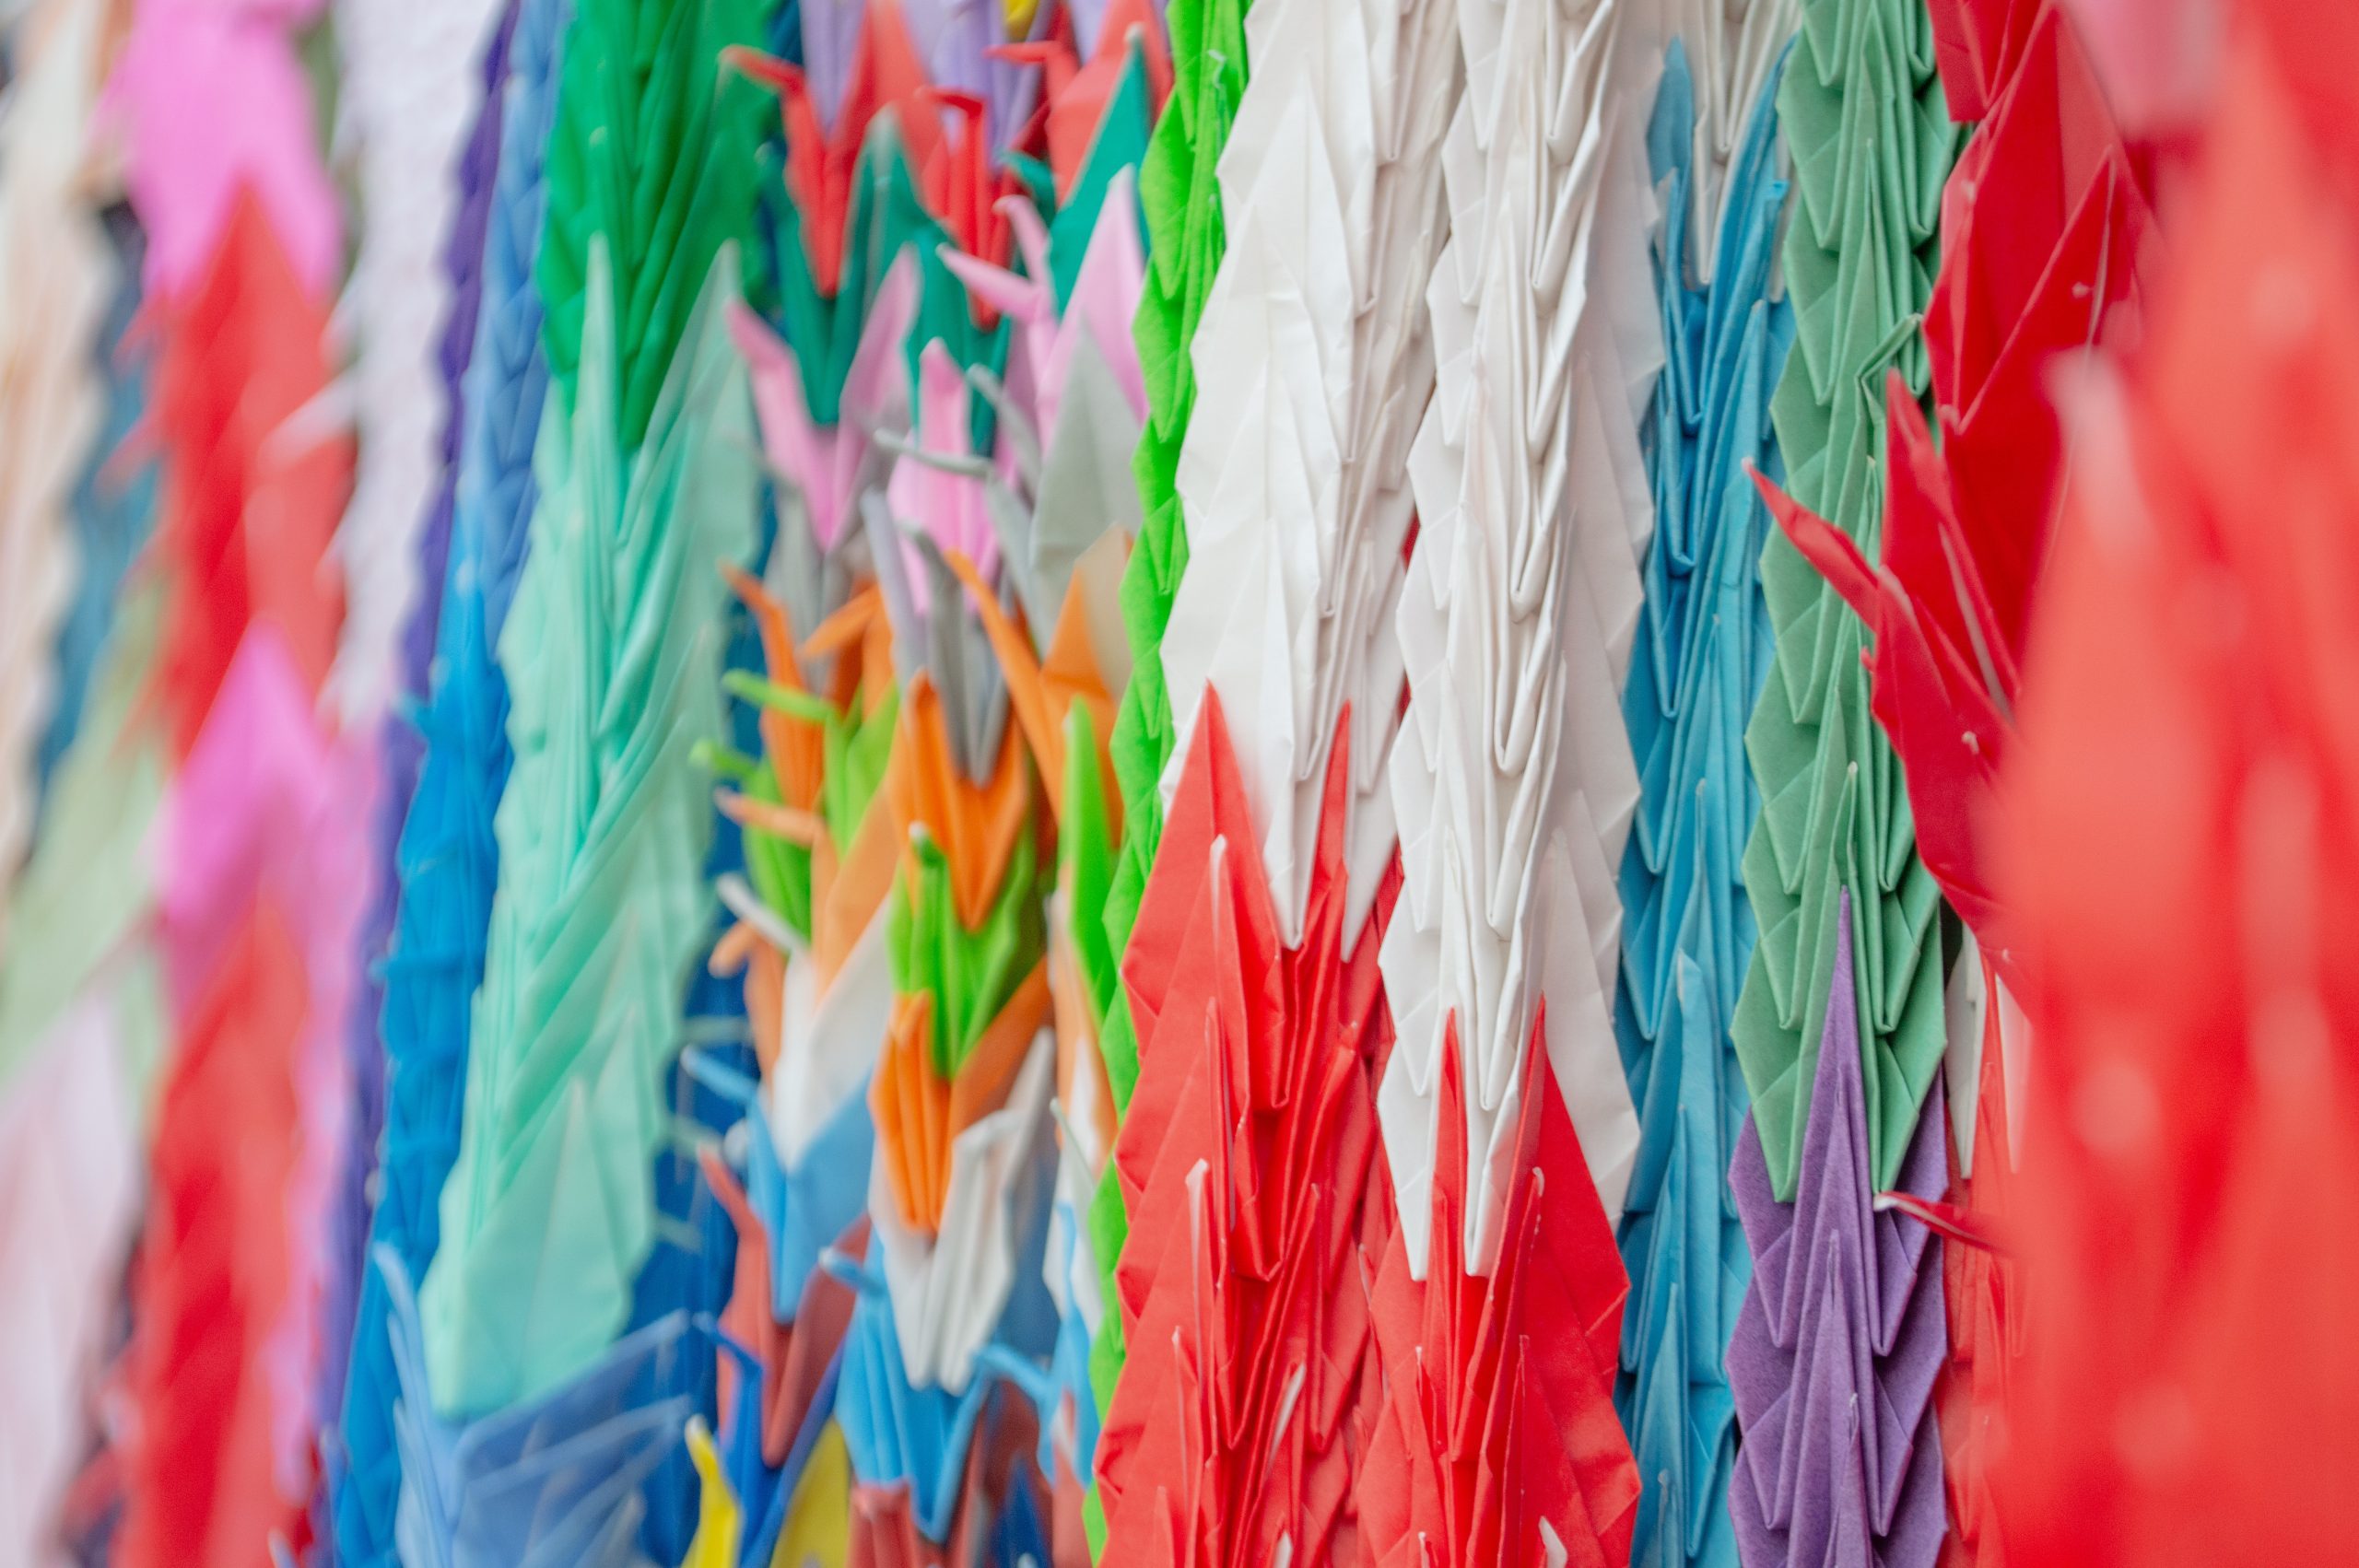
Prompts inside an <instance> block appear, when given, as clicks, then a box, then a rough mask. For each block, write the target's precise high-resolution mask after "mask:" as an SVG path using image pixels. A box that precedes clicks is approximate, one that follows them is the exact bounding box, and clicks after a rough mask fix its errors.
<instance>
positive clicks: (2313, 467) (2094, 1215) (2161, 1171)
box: [1975, 0, 2359, 1568]
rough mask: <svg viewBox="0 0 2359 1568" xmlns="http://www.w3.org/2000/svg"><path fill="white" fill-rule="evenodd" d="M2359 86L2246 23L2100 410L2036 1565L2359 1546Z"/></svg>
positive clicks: (2311, 37) (2089, 479)
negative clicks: (2099, 1416)
mask: <svg viewBox="0 0 2359 1568" xmlns="http://www.w3.org/2000/svg"><path fill="white" fill-rule="evenodd" d="M2354 58H2359V34H2354V32H2353V18H2349V17H2347V16H2343V15H2341V14H2339V13H2338V14H2334V15H2331V16H2330V15H2328V14H2327V13H2323V12H2314V13H2305V12H2302V11H2300V10H2299V8H2296V7H2290V6H2281V5H2277V4H2273V3H2267V0H2254V3H2252V4H2248V5H2245V6H2239V7H2237V8H2236V19H2235V21H2234V23H2233V24H2232V26H2231V29H2230V31H2229V33H2228V35H2227V36H2226V38H2225V39H2224V41H2223V43H2222V44H2221V47H2220V51H2219V53H2218V56H2217V59H2216V64H2215V68H2216V71H2217V74H2218V75H2217V89H2216V91H2217V96H2216V99H2214V100H2213V105H2212V112H2211V123H2210V127H2209V130H2208V132H2207V133H2206V135H2205V136H2204V138H2203V144H2202V146H2201V150H2200V152H2198V153H2197V154H2196V155H2195V157H2194V159H2193V161H2192V163H2191V164H2190V166H2189V169H2188V170H2187V172H2186V174H2185V176H2184V178H2185V181H2186V183H2185V184H2184V185H2183V186H2182V187H2181V188H2180V189H2178V190H2177V192H2175V193H2173V197H2172V200H2171V201H2170V202H2169V203H2168V204H2166V205H2165V211H2167V212H2170V213H2172V214H2173V215H2175V216H2177V217H2178V218H2179V226H2178V227H2177V228H2174V229H2173V230H2172V231H2171V251H2170V253H2169V254H2168V256H2167V258H2166V259H2165V263H2164V264H2163V266H2162V268H2161V270H2160V275H2158V276H2157V278H2156V279H2155V283H2154V290H2153V293H2152V295H2151V296H2150V301H2151V314H2150V315H2149V316H2148V318H2147V323H2146V332H2145V333H2144V342H2143V345H2142V347H2141V348H2140V350H2139V352H2138V353H2137V354H2136V355H2135V357H2129V358H2127V359H2126V360H2116V361H2112V362H2109V363H2102V364H2100V365H2099V366H2098V367H2097V368H2095V369H2092V370H2090V371H2089V373H2088V376H2087V380H2086V381H2085V382H2084V383H2083V388H2082V389H2081V390H2080V391H2079V392H2078V393H2077V395H2076V396H2075V398H2074V399H2073V400H2072V402H2071V404H2070V405H2069V409H2068V417H2069V419H2070V423H2071V451H2072V453H2073V462H2072V468H2071V475H2070V478H2069V480H2068V484H2067V488H2066V500H2065V505H2064V510H2063V514H2062V518H2061V520H2060V522H2059V524H2058V528H2057V532H2056V539H2055V544H2054V545H2053V548H2052V551H2051V561H2050V565H2049V567H2048V571H2047V574H2046V576H2045V578H2044V579H2043V580H2042V582H2041V584H2040V587H2039V589H2038V598H2039V609H2038V624H2037V626H2036V630H2035V632H2034V634H2033V638H2032V643H2031V653H2030V656H2029V658H2028V660H2027V662H2026V669H2025V682H2024V686H2025V699H2024V703H2023V708H2022V720H2023V728H2022V734H2021V737H2020V743H2019V744H2018V745H2017V747H2016V748H2015V750H2014V753H2013V756H2012V757H2011V760H2010V762H2009V766H2008V777H2007V778H2006V780H2005V782H2004V791H2005V793H2004V797H2003V798H2004V800H2005V802H2006V816H2005V818H2004V819H2003V820H2004V821H2005V823H2006V829H2005V832H2004V835H2003V839H2002V845H2001V851H2002V852H2001V857H2000V860H1999V874H1998V886H1999V888H2000V891H2001V901H2002V904H2003V906H2004V907H2005V909H2006V911H2007V916H2008V929H2009V930H2010V932H2011V937H2010V940H2011V941H2012V942H2014V943H2015V944H2016V945H2017V947H2018V950H2019V951H2020V952H2022V953H2023V954H2026V955H2027V957H2028V962H2029V965H2030V966H2031V968H2032V972H2033V974H2034V977H2035V980H2036V984H2035V985H2034V987H2033V988H2032V994H2031V996H2030V997H2029V998H2028V999H2027V1000H2028V1001H2029V1005H2030V1012H2031V1023H2032V1027H2033V1031H2034V1034H2035V1036H2036V1048H2035V1051H2034V1053H2033V1057H2032V1060H2031V1062H2030V1064H2029V1073H2030V1078H2031V1085H2030V1100H2031V1105H2032V1114H2031V1115H2030V1116H2029V1117H2027V1118H2026V1119H2027V1122H2028V1125H2027V1126H2026V1127H2025V1129H2024V1140H2025V1156H2024V1158H2025V1164H2024V1169H2023V1172H2022V1188H2021V1192H2022V1196H2023V1199H2024V1201H2022V1202H2021V1203H2019V1204H2016V1205H2014V1206H2013V1208H2011V1209H2010V1211H2009V1213H2008V1221H2009V1224H2008V1235H2010V1236H2011V1237H2012V1238H2013V1241H2014V1243H2015V1245H2016V1246H2017V1248H2018V1250H2019V1255H2020V1257H2021V1258H2022V1268H2023V1270H2024V1272H2025V1276H2026V1277H2027V1278H2028V1279H2029V1280H2031V1281H2036V1286H2035V1289H2036V1295H2035V1297H2034V1300H2033V1304H2032V1316H2031V1318H2030V1321H2029V1323H2028V1325H2027V1330H2026V1331H2027V1335H2028V1344H2027V1348H2026V1352H2025V1361H2024V1363H2023V1365H2022V1367H2021V1369H2020V1375H2019V1376H2018V1377H2017V1378H2016V1379H2015V1380H2014V1383H2013V1387H2012V1388H2011V1398H2010V1400H2009V1406H2010V1408H2009V1412H2008V1414H2009V1429H2008V1457H2007V1459H2006V1461H2005V1462H2004V1464H2003V1465H2002V1466H2001V1468H2000V1469H1999V1472H1998V1482H1999V1488H2000V1490H1999V1493H1998V1498H1997V1501H1998V1504H1999V1507H2000V1515H1999V1517H2000V1520H2001V1523H2002V1524H2003V1526H2004V1527H2005V1529H2006V1534H2007V1538H2008V1539H2007V1557H2008V1561H2009V1562H2011V1563H2015V1564H2024V1563H2032V1564H2039V1565H2042V1568H2045V1565H2048V1564H2060V1563H2064V1562H2074V1563H2086V1564H2091V1565H2093V1568H2108V1565H2111V1564H2118V1563H2125V1562H2142V1563H2160V1564H2180V1563H2190V1564H2191V1563H2195V1562H2210V1561H2217V1560H2218V1559H2219V1558H2220V1556H2221V1555H2222V1554H2223V1553H2225V1554H2228V1555H2231V1556H2235V1555H2242V1554H2246V1553H2258V1554H2260V1556H2261V1557H2262V1558H2264V1559H2269V1558H2280V1559H2283V1560H2287V1561H2294V1560H2302V1561H2321V1562H2331V1561H2335V1560H2337V1559H2340V1558H2343V1557H2347V1556H2349V1555H2350V1554H2351V1553H2352V1552H2353V1550H2359V1539H2354V1534H2353V1530H2354V1522H2353V1519H2352V1518H2351V1516H2350V1515H2349V1513H2348V1511H2347V1510H2344V1509H2342V1508H2340V1507H2338V1506H2335V1505H2333V1504H2330V1503H2320V1502H2318V1501H2316V1500H2318V1499H2321V1498H2327V1497H2331V1496H2333V1495H2334V1493H2333V1492H2332V1488H2333V1486H2334V1485H2335V1482H2334V1481H2333V1480H2332V1479H2331V1478H2332V1477H2334V1476H2336V1475H2338V1474H2341V1473H2342V1471H2343V1470H2345V1469H2347V1467H2348V1466H2349V1465H2350V1464H2351V1463H2352V1462H2353V1434H2352V1428H2351V1427H2350V1426H2349V1425H2348V1422H2347V1415H2348V1412H2350V1411H2352V1410H2354V1409H2359V1360H2354V1357H2353V1347H2352V1346H2351V1344H2350V1342H2349V1337H2348V1336H2347V1335H2346V1334H2343V1333H2341V1331H2340V1328H2339V1325H2340V1322H2341V1304H2342V1303H2344V1302H2347V1301H2348V1300H2350V1299H2351V1292H2352V1288H2353V1279H2352V1266H2353V1258H2352V1255H2351V1251H2350V1249H2349V1248H2348V1247H2344V1246H2336V1245H2331V1244H2329V1243H2327V1242H2326V1241H2325V1240H2324V1238H2326V1237H2329V1236H2340V1235H2345V1234H2348V1231H2349V1227H2350V1225H2351V1223H2352V1218H2353V1212H2354V1211H2353V1198H2354V1195H2359V1172H2354V1169H2353V1160H2352V1151H2351V1147H2350V1140H2349V1138H2348V1137H2347V1136H2345V1135H2344V1132H2343V1130H2342V1129H2347V1127H2348V1125H2349V1118H2350V1117H2351V1115H2352V1108H2353V1081H2352V1063H2353V1054H2352V1050H2351V1047H2350V1044H2349V1042H2350V1041H2351V1039H2352V1038H2353V1019H2354V1017H2359V1013H2354V1011H2353V993H2352V983H2351V978H2350V977H2349V976H2348V975H2347V974H2346V973H2345V966H2343V965H2340V964H2338V962H2337V961H2336V959H2335V958H2334V957H2333V956H2332V955H2333V954H2337V953H2338V952H2339V951H2340V950H2341V944H2342V943H2343V942H2345V941H2346V940H2347V938H2346V936H2345V934H2344V933H2345V930H2346V928H2347V927H2348V926H2349V924H2350V919H2351V916H2350V911H2349V908H2348V904H2347V901H2346V900H2343V899H2341V898H2340V897H2339V896H2337V895H2336V894H2335V893H2334V892H2333V891H2332V890H2333V889H2335V888H2337V887H2338V886H2339V885H2340V883H2341V879H2342V878H2343V877H2344V876H2345V875H2346V874H2347V873H2346V872H2345V871H2344V869H2343V868H2344V867H2345V866H2346V864H2347V863H2348V861H2349V858H2350V849H2349V848H2348V835H2347V833H2346V832H2345V831H2344V830H2343V828H2342V827H2341V821H2342V817H2343V813H2342V809H2341V807H2340V806H2339V805H2336V804H2334V803H2333V802H2337V801H2339V800H2340V799H2341V798H2342V797H2343V795H2344V793H2345V791H2347V790H2348V789H2349V785H2348V782H2347V780H2348V778H2349V777H2350V764H2349V761H2348V759H2349V757H2350V755H2351V751H2350V747H2349V742H2348V736H2349V733H2350V730H2349V721H2348V720H2347V719H2346V718H2344V717H2343V713H2344V704H2345V700H2346V699H2345V697H2344V696H2343V695H2342V682H2341V674H2340V672H2341V670H2342V669H2343V668H2344V667H2345V661H2346V660H2347V659H2348V658H2349V657H2350V653H2349V643H2350V638H2351V631H2350V626H2351V622H2350V618H2349V616H2348V614H2347V613H2346V612H2345V611H2344V610H2343V609H2342V608H2341V606H2342V605H2344V604H2345V603H2348V601H2349V597H2350V594H2351V591H2352V586H2353V581H2354V577H2353V568H2352V559H2351V553H2350V535H2349V531H2348V529H2347V528H2346V527H2345V526H2344V524H2343V521H2342V520H2343V519H2344V518H2346V517H2347V516H2348V515H2349V513H2350V509H2351V505H2352V502H2351V498H2350V497H2351V486H2350V483H2349V480H2348V477H2347V470H2346V467H2345V465H2344V463H2343V462H2342V460H2341V456H2340V449H2339V448H2338V447H2337V446H2336V444H2335V443H2334V442H2333V441H2331V440H2330V439H2325V438H2324V436H2323V432H2325V431H2327V430H2330V429H2338V428H2341V427H2344V426H2346V425H2347V424H2348V422H2349V419H2350V412H2349V411H2350V408H2351V406H2352V403H2351V388H2350V385H2349V379H2348V372H2347V370H2346V369H2344V367H2345V366H2346V365H2347V363H2348V358H2349V355H2350V353H2351V351H2352V348H2353V345H2354V344H2359V319H2354V317H2353V311H2352V309H2351V305H2350V302H2349V300H2350V296H2349V292H2348V287H2349V282H2350V280H2351V279H2352V278H2353V276H2355V275H2359V252H2354V251H2353V245H2352V241H2351V238H2350V235H2351V229H2350V227H2349V225H2350V216H2349V215H2350V213H2351V211H2352V199H2353V191H2354V189H2359V186H2354V183H2353V173H2354V171H2359V144H2354V140H2353V121H2352V119H2351V116H2350V113H2349V104H2350V96H2349V88H2348V87H2347V85H2345V84H2343V83H2341V81H2339V80H2338V74H2339V73H2340V72H2341V71H2342V70H2343V69H2344V66H2345V63H2347V62H2349V61H2351V60H2353V59H2354ZM2263 279H2266V280H2268V281H2267V282H2266V284H2265V285H2264V284H2263V283H2262V282H2261V281H2260V280H2263ZM2108 359H2109V360H2110V359H2111V357H2108ZM2197 594H2201V595H2203V596H2204V598H2203V603H2206V604H2209V605H2216V606H2218V607H2219V608H2218V610H2217V611H2216V612H2214V611H2207V612H2206V613H2205V614H2204V615H2203V617H2202V620H2201V626H2202V627H2203V629H2202V630H2201V632H2200V633H2197V634H2195V635H2190V633H2189V619H2188V616H2189V611H2188V608H2187V607H2188V606H2189V605H2190V604H2192V603H2195V602H2196V601H2195V599H2194V597H2193V596H2194V595H2197ZM2008 1108H2009V1110H2010V1111H2011V1112H2012V1110H2013V1106H2012V1104H2011V1105H2010V1106H2008ZM2051 1112H2052V1114H2050V1113H2051ZM1988 1158H1989V1154H1988V1153H1987V1152H1985V1151H1978V1153H1977V1154H1976V1157H1975V1165H1976V1170H1977V1172H1978V1173H1979V1172H1980V1171H1981V1169H1982V1168H1983V1163H1984V1161H1985V1160H1987V1159H1988ZM2093 1411H2108V1412H2112V1414H2111V1416H2110V1418H2109V1419H2108V1420H2106V1421H2103V1422H2092V1421H2091V1420H2090V1419H2089V1417H2088V1415H2087V1414H2086V1412H2093ZM2264 1434H2266V1440H2265V1441H2264ZM2174 1497H2176V1498H2180V1499H2183V1502H2180V1503H2178V1504H2173V1503H2170V1502H2168V1501H2166V1500H2167V1499H2170V1498H2174Z"/></svg>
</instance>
